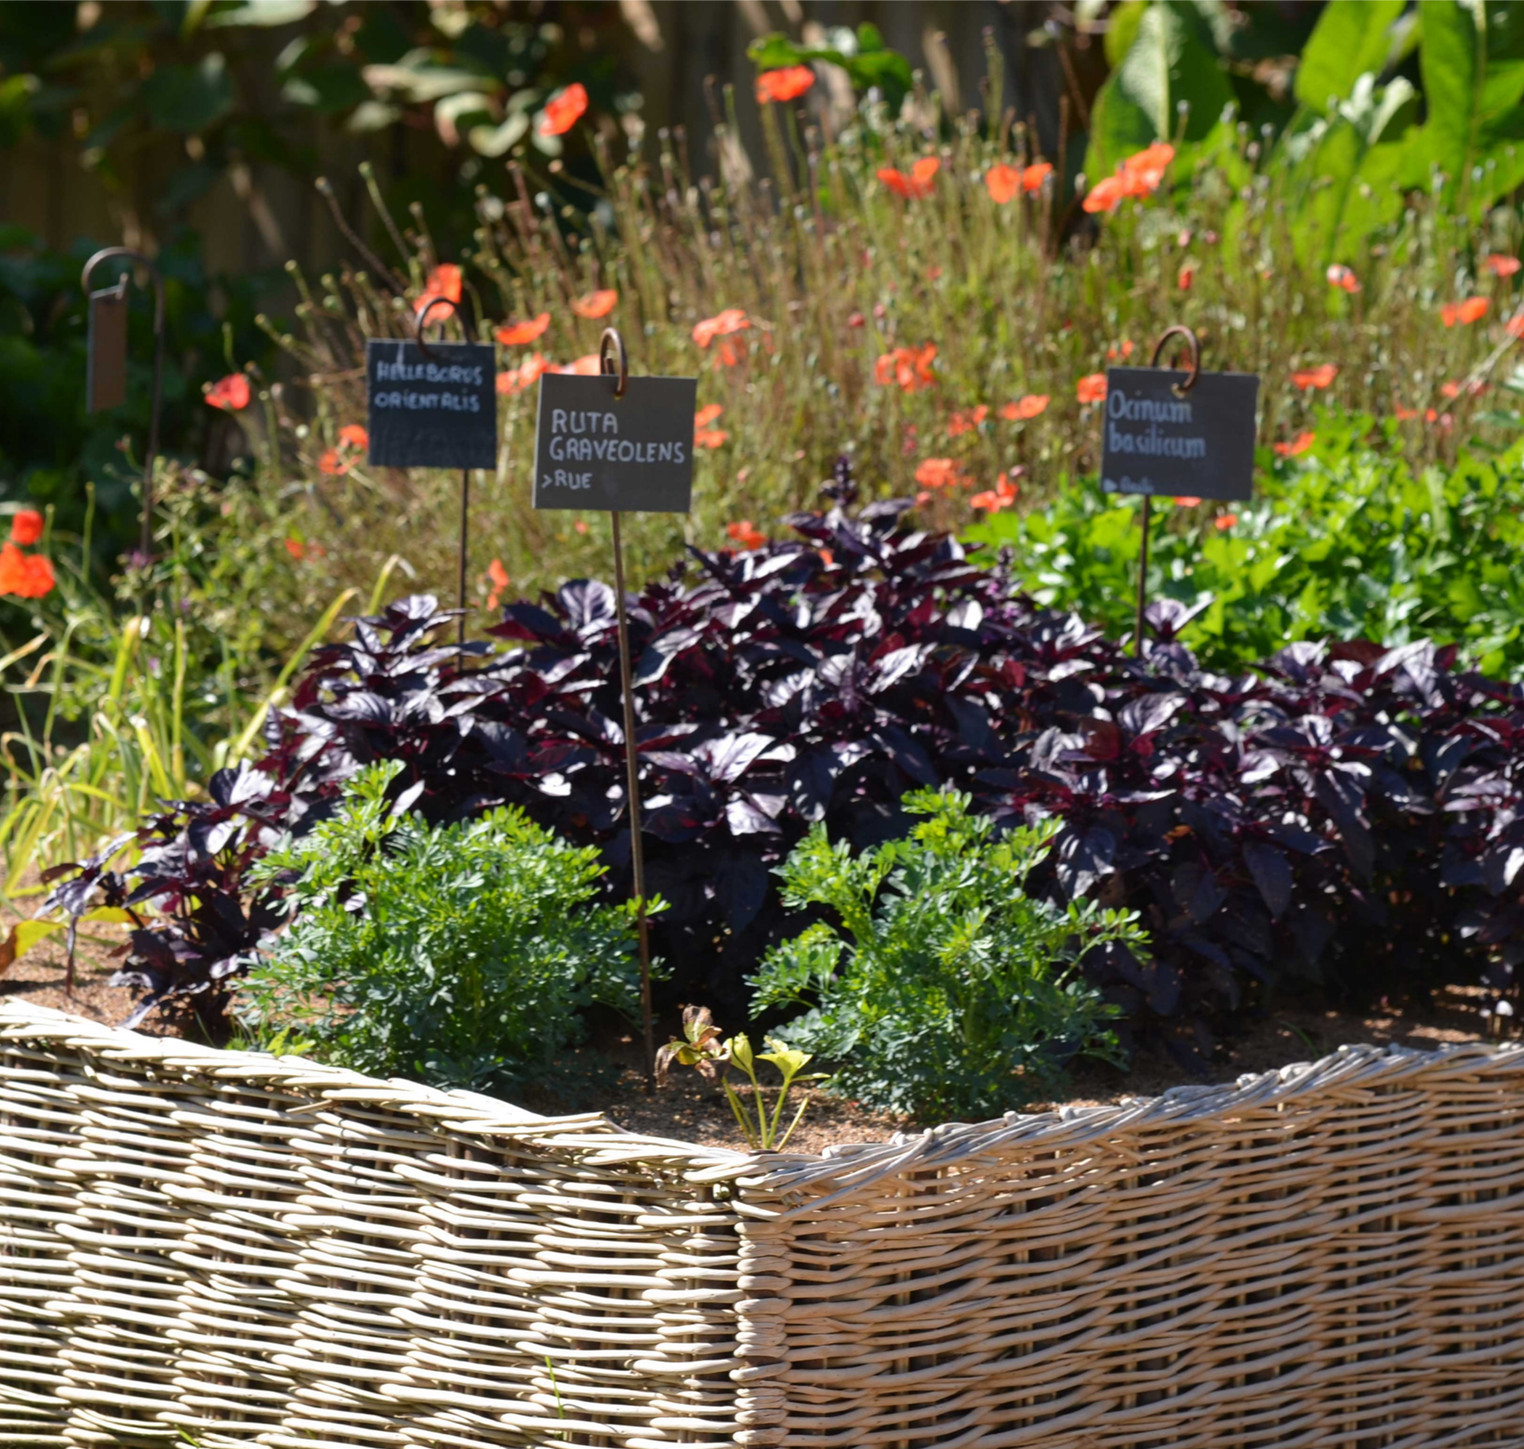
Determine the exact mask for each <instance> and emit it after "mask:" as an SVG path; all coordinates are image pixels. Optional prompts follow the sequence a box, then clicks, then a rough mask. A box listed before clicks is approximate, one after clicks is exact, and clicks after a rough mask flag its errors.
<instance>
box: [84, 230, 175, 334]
mask: <svg viewBox="0 0 1524 1449" xmlns="http://www.w3.org/2000/svg"><path fill="white" fill-rule="evenodd" d="M113 257H121V258H123V259H124V260H126V261H130V262H131V263H132V264H133V265H134V266H138V267H145V268H147V270H148V275H149V276H151V277H152V278H153V293H154V312H153V325H154V327H155V328H159V327H162V326H163V325H164V278H163V277H162V276H161V275H160V274H159V269H158V268H157V267H156V266H155V265H154V264H153V262H151V261H150V260H149V259H148V258H147V257H145V256H144V255H143V253H142V252H135V251H133V249H132V248H131V247H102V248H101V249H100V251H98V252H96V254H95V255H94V256H93V257H91V258H90V260H89V261H88V262H86V263H85V269H84V271H82V272H81V273H80V274H79V285H80V287H81V288H82V289H83V290H84V291H85V292H87V293H88V292H89V290H90V273H91V272H93V271H94V270H95V269H96V267H97V266H99V265H100V264H101V263H102V262H109V261H110V260H111V259H112V258H113ZM118 286H119V288H122V289H125V288H126V286H127V274H126V272H123V273H122V276H121V280H120V282H119V283H118Z"/></svg>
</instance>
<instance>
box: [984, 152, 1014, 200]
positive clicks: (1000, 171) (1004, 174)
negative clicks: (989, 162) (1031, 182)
mask: <svg viewBox="0 0 1524 1449" xmlns="http://www.w3.org/2000/svg"><path fill="white" fill-rule="evenodd" d="M984 189H985V190H986V191H988V192H989V194H990V200H991V201H993V202H995V203H996V204H998V205H1000V206H1004V205H1005V203H1006V202H1008V201H1010V200H1011V198H1012V197H1014V196H1015V195H1016V194H1017V193H1018V192H1019V191H1020V190H1021V172H1020V171H1018V170H1017V169H1016V167H1014V166H1007V165H1006V164H1005V162H1003V161H1001V162H997V163H996V164H995V165H994V166H991V167H990V169H989V170H988V171H986V172H985V173H984Z"/></svg>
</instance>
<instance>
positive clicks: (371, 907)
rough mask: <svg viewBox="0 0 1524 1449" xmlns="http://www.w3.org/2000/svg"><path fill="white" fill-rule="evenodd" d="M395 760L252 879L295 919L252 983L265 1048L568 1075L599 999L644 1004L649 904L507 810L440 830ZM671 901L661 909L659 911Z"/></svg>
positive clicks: (250, 1015)
mask: <svg viewBox="0 0 1524 1449" xmlns="http://www.w3.org/2000/svg"><path fill="white" fill-rule="evenodd" d="M401 770H402V765H401V763H400V762H398V761H389V762H387V763H385V764H381V765H375V766H372V767H371V768H369V769H367V770H365V771H363V772H362V773H361V774H359V775H357V776H356V777H355V778H354V779H353V780H352V781H350V782H349V783H348V784H347V785H346V786H345V788H344V793H343V795H342V797H341V800H340V803H339V807H338V809H337V810H336V812H335V813H334V815H333V816H332V818H331V819H328V820H325V821H323V822H321V823H320V824H318V825H317V826H315V827H314V829H313V830H312V832H311V833H310V834H309V835H307V836H304V837H303V838H302V839H301V840H299V841H296V842H294V843H292V844H288V845H287V846H286V847H285V848H284V849H280V850H276V851H274V852H272V853H271V854H270V855H269V856H267V857H266V858H265V859H264V860H263V861H261V862H260V863H259V865H258V866H257V867H255V869H254V870H253V872H251V881H252V883H253V885H254V886H255V888H256V889H267V890H277V891H281V892H283V894H284V899H285V902H286V907H287V911H288V915H289V917H290V920H291V924H290V926H289V927H288V928H287V930H286V931H285V932H284V933H283V934H282V935H279V936H277V937H275V938H274V939H273V940H271V941H270V942H269V945H268V949H267V950H266V951H265V952H264V953H262V955H261V957H260V959H259V960H258V961H257V962H256V963H255V964H254V966H253V967H252V969H251V970H250V972H249V974H248V977H247V978H246V980H245V981H244V982H242V983H241V984H240V987H239V992H238V997H237V1001H236V1004H235V1012H236V1015H237V1017H238V1019H239V1021H240V1024H241V1025H242V1026H243V1028H244V1029H245V1030H246V1031H247V1032H248V1033H249V1034H250V1035H251V1036H252V1037H253V1038H254V1041H255V1042H256V1044H260V1045H270V1044H273V1043H280V1044H281V1045H283V1046H285V1048H286V1049H288V1050H289V1049H290V1048H291V1046H292V1045H296V1046H298V1047H299V1049H300V1050H301V1051H302V1052H303V1054H306V1055H310V1056H312V1057H313V1058H315V1059H318V1060H324V1061H331V1062H337V1063H339V1064H341V1065H343V1066H349V1067H354V1068H356V1069H357V1070H359V1071H363V1072H368V1073H370V1074H372V1075H376V1076H410V1077H413V1078H416V1079H418V1080H421V1081H425V1082H429V1083H431V1084H434V1085H438V1086H445V1087H471V1088H477V1089H497V1090H503V1089H508V1088H513V1087H516V1086H519V1085H522V1084H523V1083H524V1082H525V1080H526V1079H528V1078H529V1077H531V1076H532V1075H538V1076H543V1075H544V1074H545V1073H547V1072H551V1071H553V1070H554V1069H555V1068H556V1066H557V1064H558V1060H559V1057H560V1054H561V1052H562V1051H563V1050H564V1049H565V1048H566V1047H567V1046H569V1045H570V1044H571V1043H572V1042H573V1040H575V1039H576V1038H577V1037H578V1036H579V1035H580V1031H581V1013H582V1011H583V1010H584V1009H585V1008H586V1007H588V1006H590V1005H592V1004H593V1003H594V1002H598V1003H602V1004H605V1005H609V1006H612V1007H614V1008H616V1009H617V1010H620V1011H623V1012H625V1013H633V1012H634V1010H635V1007H636V1000H637V992H636V985H635V983H636V972H635V964H634V923H635V916H634V907H633V905H629V904H624V905H618V906H614V905H600V904H597V902H596V897H597V895H598V882H599V877H600V876H602V874H603V867H602V866H600V865H599V864H598V852H597V851H596V850H595V849H592V848H587V849H577V848H575V847H573V846H571V845H568V844H567V843H566V842H565V841H562V840H559V839H557V838H556V837H555V836H554V835H552V834H551V833H550V832H549V831H547V830H544V829H542V828H541V827H539V826H538V825H535V824H534V823H533V822H531V821H530V820H529V819H528V818H527V817H526V816H525V815H524V814H523V812H522V811H520V810H517V809H514V808H511V807H505V808H501V809H497V810H492V811H489V812H487V813H486V814H484V815H480V816H477V817H475V818H473V819H471V820H468V821H463V822H460V823H457V824H454V825H446V826H441V827H439V828H437V829H436V828H433V827H431V826H430V825H429V824H428V823H427V822H426V821H425V820H424V819H423V818H422V817H421V816H419V815H416V814H410V813H408V812H409V810H410V808H411V804H412V800H411V799H410V798H409V796H410V794H411V793H415V792H403V793H402V794H401V795H400V796H399V795H398V794H397V792H396V790H395V789H394V788H393V783H394V782H395V780H396V778H397V776H398V774H399V773H400V772H401ZM661 908H662V903H661V902H660V901H659V900H658V901H654V902H653V903H652V904H651V905H650V906H649V907H648V909H649V910H659V909H661Z"/></svg>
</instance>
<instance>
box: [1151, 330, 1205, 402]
mask: <svg viewBox="0 0 1524 1449" xmlns="http://www.w3.org/2000/svg"><path fill="white" fill-rule="evenodd" d="M1172 337H1180V338H1183V339H1184V340H1185V341H1186V342H1188V343H1190V346H1191V365H1190V366H1189V367H1188V368H1187V369H1186V374H1185V381H1184V382H1177V383H1176V384H1175V385H1174V387H1173V388H1172V389H1171V391H1173V392H1174V393H1175V395H1176V396H1177V397H1179V396H1183V395H1184V394H1185V393H1188V392H1189V391H1190V390H1191V389H1192V388H1193V387H1195V386H1196V379H1197V378H1199V377H1200V376H1201V339H1200V338H1199V337H1197V336H1196V333H1195V331H1194V330H1193V329H1192V328H1190V327H1187V326H1186V325H1185V324H1184V323H1183V322H1177V323H1175V325H1174V326H1173V327H1166V328H1165V329H1164V331H1163V332H1161V333H1160V334H1159V340H1158V341H1157V342H1156V343H1154V355H1153V356H1152V357H1151V358H1150V359H1149V362H1148V365H1149V366H1150V367H1157V366H1158V365H1159V359H1160V358H1161V357H1162V356H1163V355H1164V349H1165V347H1166V346H1167V345H1168V343H1169V340H1170V338H1172Z"/></svg>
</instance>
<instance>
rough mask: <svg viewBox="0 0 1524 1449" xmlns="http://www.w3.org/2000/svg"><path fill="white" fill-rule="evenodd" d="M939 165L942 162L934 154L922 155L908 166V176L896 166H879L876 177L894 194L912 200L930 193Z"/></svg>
mask: <svg viewBox="0 0 1524 1449" xmlns="http://www.w3.org/2000/svg"><path fill="white" fill-rule="evenodd" d="M941 166H942V163H941V162H940V161H939V160H938V159H937V158H936V157H935V156H922V157H921V159H920V160H919V161H917V162H916V163H915V165H914V166H912V167H911V168H910V174H909V175H908V176H907V175H906V174H905V173H904V172H903V171H901V170H899V169H898V168H897V167H894V166H880V167H879V169H878V179H879V180H880V181H882V182H883V183H884V185H885V186H887V187H888V188H889V189H890V190H891V191H892V192H893V193H894V194H895V195H896V196H898V197H902V198H903V199H904V200H906V201H914V200H916V199H917V198H919V197H922V196H930V195H931V191H932V183H933V182H934V181H935V180H936V175H937V172H938V171H939V170H940V169H941Z"/></svg>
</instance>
